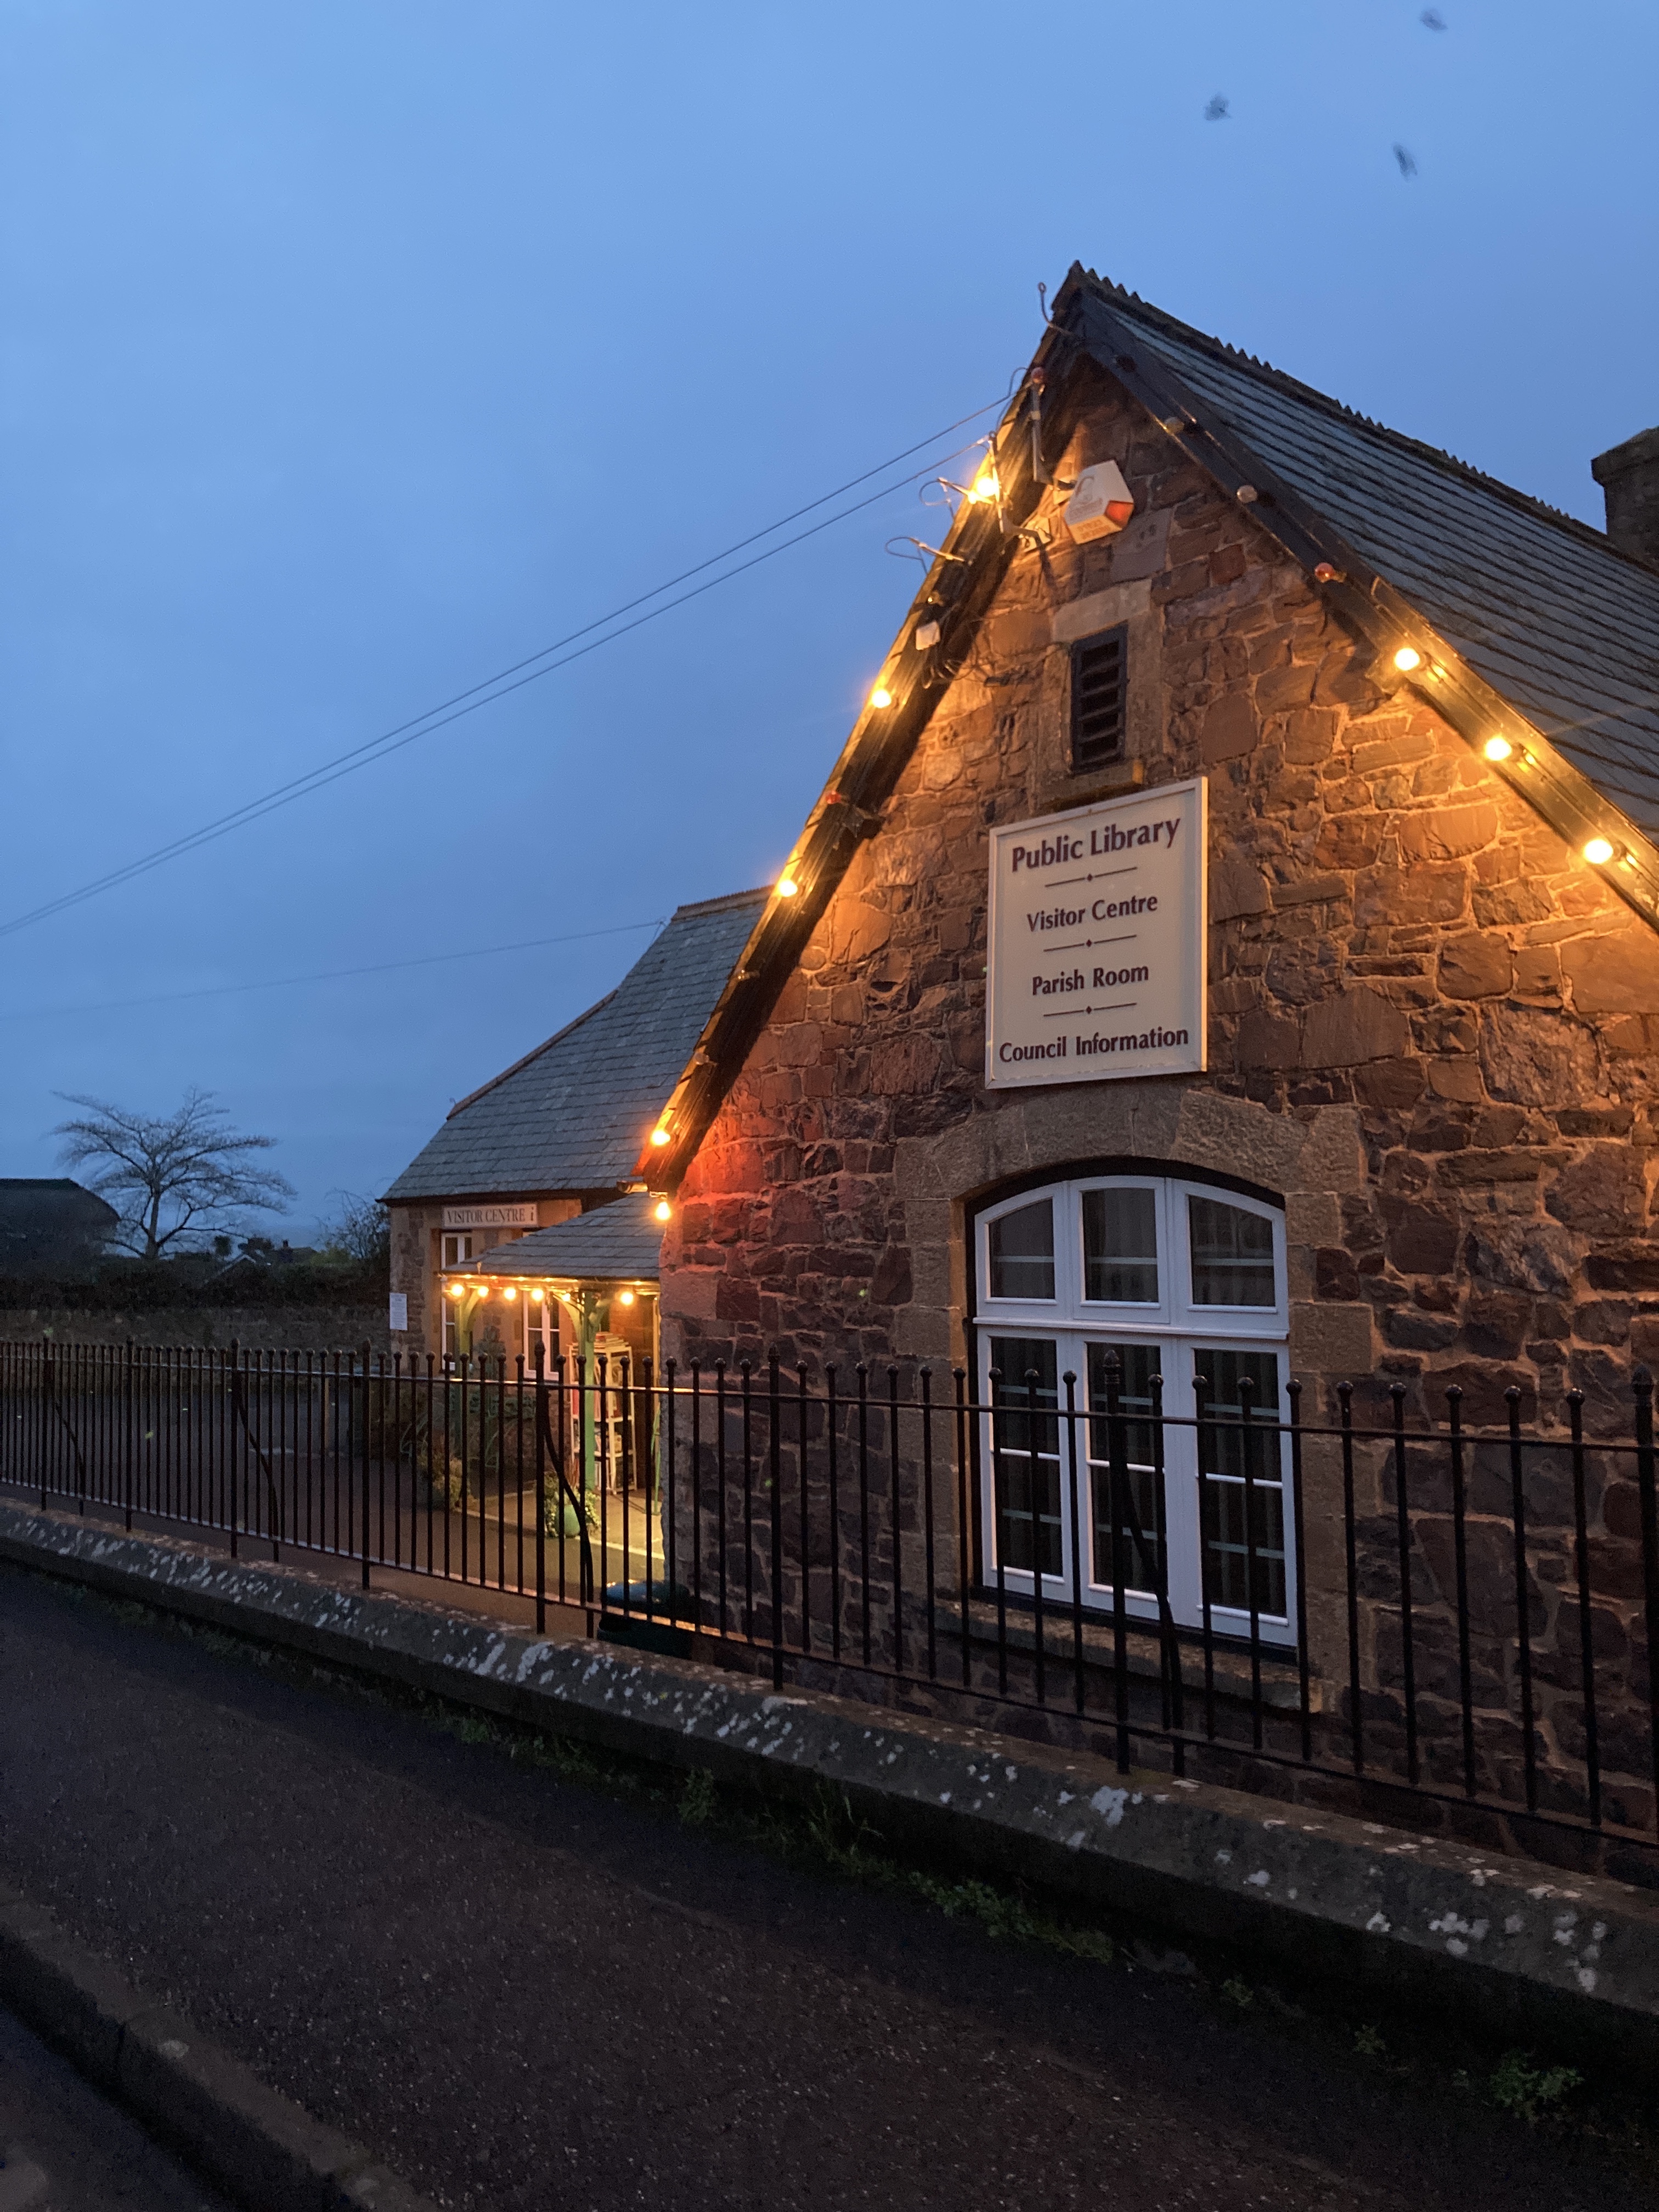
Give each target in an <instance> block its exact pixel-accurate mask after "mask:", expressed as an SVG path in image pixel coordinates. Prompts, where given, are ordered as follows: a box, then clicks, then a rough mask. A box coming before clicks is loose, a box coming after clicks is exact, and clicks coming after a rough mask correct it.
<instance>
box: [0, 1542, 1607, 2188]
mask: <svg viewBox="0 0 1659 2212" xmlns="http://www.w3.org/2000/svg"><path fill="white" fill-rule="evenodd" d="M0 1878H3V1879H7V1880H10V1881H15V1883H16V1884H17V1886H18V1887H21V1888H22V1889H24V1890H25V1891H27V1893H30V1894H32V1895H33V1896H34V1897H35V1898H36V1899H38V1900H39V1901H40V1902H41V1903H43V1904H47V1905H52V1907H53V1908H54V1909H55V1910H56V1911H58V1912H59V1913H60V1914H61V1915H62V1916H63V1918H64V1922H65V1923H66V1924H67V1925H68V1926H69V1927H70V1929H73V1930H74V1931H75V1932H76V1934H77V1935H79V1936H82V1938H83V1939H84V1940H85V1941H87V1942H90V1943H92V1944H93V1945H94V1946H95V1947H96V1948H99V1949H100V1950H101V1951H103V1952H105V1953H106V1954H107V1955H109V1956H110V1957H112V1958H113V1959H114V1960H116V1961H117V1962H118V1964H119V1965H120V1966H121V1967H122V1969H123V1970H124V1971H125V1972H127V1973H129V1974H130V1975H131V1977H132V1978H133V1979H134V1980H135V1981H137V1982H138V1983H139V1984H141V1985H143V1986H144V1987H147V1988H149V1990H153V1991H155V1993H156V1994H157V1995H158V1996H168V1997H171V1998H172V1999H173V2001H174V2002H177V2003H178V2004H179V2005H180V2006H181V2007H182V2008H184V2009H185V2011H187V2012H188V2013H189V2014H191V2015H192V2016H193V2017H194V2018H195V2019H196V2021H197V2023H198V2024H199V2025H200V2026H201V2027H202V2028H203V2029H204V2031H206V2032H207V2033H211V2034H213V2035H216V2036H217V2037H218V2038H219V2039H221V2040H222V2041H223V2042H224V2043H225V2044H226V2045H228V2047H229V2048H230V2049H232V2050H233V2051H236V2052H237V2053H238V2054H239V2055H240V2057H243V2058H245V2059H246V2060H247V2061H248V2062H249V2063H251V2064H252V2065H253V2066H254V2067H255V2068H256V2069H258V2071H259V2072H260V2073H261V2074H262V2075H264V2077H265V2078H266V2080H268V2081H270V2082H271V2083H272V2084H273V2085H274V2086H275V2087H277V2088H279V2089H281V2090H283V2091H284V2092H286V2093H287V2094H289V2096H292V2097H294V2098H296V2099H297V2100H299V2101H300V2102H301V2104H303V2105H304V2106H307V2107H308V2108H309V2110H310V2111H312V2112H313V2113H315V2114H316V2115H317V2116H318V2117H319V2118H321V2119H325V2120H327V2121H330V2122H331V2123H332V2124H334V2125H336V2126H337V2127H341V2128H343V2129H345V2130H347V2131H348V2132H349V2133H350V2134H353V2135H355V2136H360V2137H361V2138H362V2139H363V2140H364V2141H365V2142H368V2144H370V2145H371V2146H372V2147H373V2148H374V2150H375V2151H376V2153H377V2154H379V2155H380V2156H381V2157H383V2158H384V2159H386V2160H387V2162H388V2163H390V2164H391V2165H392V2166H395V2167H396V2168H398V2170H400V2171H401V2172H403V2173H404V2175H405V2177H406V2178H407V2179H409V2180H410V2182H411V2183H413V2184H414V2185H416V2187H417V2188H420V2189H422V2190H424V2191H428V2193H429V2194H431V2195H433V2196H435V2197H438V2198H440V2199H441V2200H443V2201H445V2202H447V2203H451V2204H455V2205H477V2206H480V2207H487V2208H490V2212H563V2208H566V2207H570V2208H574V2212H620V2208H622V2207H623V2206H636V2205H641V2204H653V2205H656V2206H659V2207H673V2208H678V2207H680V2206H690V2205H696V2206H697V2207H703V2206H709V2207H720V2208H733V2212H737V2208H743V2212H748V2208H751V2207H752V2208H756V2212H760V2208H763V2207H764V2208H766V2212H793V2208H796V2207H801V2208H806V2207H811V2208H815V2212H816V2208H824V2212H828V2208H832V2207H833V2208H836V2209H837V2212H840V2208H852V2207H883V2208H892V2212H899V2208H901V2207H902V2208H905V2212H924V2208H931V2207H939V2208H945V2207H949V2208H951V2212H964V2208H966V2212H993V2208H999V2207H1002V2206H1008V2207H1011V2208H1020V2212H1049V2208H1061V2207H1066V2208H1070V2207H1073V2206H1075V2207H1079V2208H1081V2207H1084V2206H1088V2207H1091V2208H1096V2207H1098V2206H1099V2205H1101V2204H1102V2203H1105V2202H1109V2201H1116V2202H1126V2203H1130V2204H1133V2206H1134V2207H1135V2208H1136V2212H1163V2209H1164V2208H1167V2212H1176V2209H1177V2208H1180V2212H1186V2208H1198V2212H1243V2208H1247V2207H1252V2206H1272V2207H1281V2206H1282V2207H1314V2206H1318V2207H1326V2206H1330V2207H1335V2206H1338V2205H1341V2206H1350V2205H1352V2206H1358V2207H1364V2208H1372V2207H1375V2208H1388V2212H1395V2208H1400V2212H1404V2208H1407V2207H1410V2208H1411V2212H1440V2208H1445V2212H1451V2208H1454V2207H1455V2208H1457V2212H1467V2208H1468V2207H1470V2206H1478V2207H1479V2208H1480V2212H1534V2208H1535V2212H1546V2208H1547V2212H1575V2208H1583V2212H1590V2208H1592V2207H1594V2208H1595V2212H1626V2208H1629V2212H1636V2208H1637V2207H1638V2205H1641V2206H1644V2207H1645V2206H1647V2205H1648V2204H1649V2203H1650V2199H1649V2198H1648V2197H1647V2196H1646V2194H1645V2193H1644V2191H1642V2190H1641V2189H1640V2188H1639V2187H1638V2185H1637V2184H1636V2183H1635V2182H1634V2181H1633V2180H1632V2179H1629V2178H1627V2177H1626V2175H1624V2174H1623V2173H1622V2172H1620V2170H1618V2169H1617V2168H1616V2167H1613V2166H1607V2167H1605V2168H1604V2167H1603V2166H1602V2164H1601V2160H1599V2159H1597V2158H1595V2157H1593V2156H1592V2155H1590V2154H1588V2153H1587V2152H1586V2151H1585V2150H1584V2149H1583V2148H1582V2146H1581V2147H1577V2148H1575V2147H1574V2146H1573V2145H1571V2144H1570V2143H1563V2142H1558V2141H1557V2140H1555V2139H1554V2138H1553V2136H1551V2134H1550V2133H1549V2131H1548V2130H1535V2131H1534V2130H1528V2129H1527V2128H1525V2127H1524V2126H1522V2125H1521V2124H1519V2123H1516V2122H1512V2121H1510V2120H1508V2119H1506V2118H1502V2117H1501V2116H1499V2115H1498V2114H1496V2113H1494V2112H1491V2111H1489V2110H1488V2109H1486V2108H1485V2107H1483V2106H1479V2105H1477V2104H1476V2103H1474V2100H1468V2101H1459V2100H1453V2099H1450V2098H1447V2099H1438V2098H1437V2099H1434V2100H1425V2099H1420V2098H1414V2097H1413V2095H1412V2094H1411V2093H1409V2092H1408V2091H1406V2090H1402V2089H1401V2088H1399V2087H1395V2086H1394V2085H1392V2084H1390V2083H1389V2081H1387V2080H1386V2078H1384V2077H1383V2075H1381V2074H1380V2073H1379V2072H1378V2071H1377V2070H1376V2069H1371V2070H1370V2071H1368V2070H1367V2069H1365V2068H1364V2067H1363V2066H1361V2065H1359V2064H1358V2063H1353V2062H1350V2061H1349V2060H1347V2059H1346V2057H1341V2056H1338V2055H1335V2054H1334V2052H1333V2051H1328V2050H1326V2049H1325V2048H1324V2047H1323V2046H1321V2045H1318V2044H1316V2043H1312V2044H1310V2039H1308V2038H1305V2037H1304V2038H1302V2039H1291V2038H1290V2037H1287V2036H1285V2035H1283V2034H1279V2033H1274V2032H1273V2030H1272V2029H1271V2027H1267V2026H1266V2025H1264V2024H1262V2023H1261V2022H1259V2021H1256V2020H1255V2019H1254V2018H1251V2017H1248V2016H1247V2017H1241V2018H1238V2019H1237V2020H1235V2019H1233V2018H1231V2017H1224V2016H1222V2015H1220V2014H1219V2013H1218V2010H1217V2008H1216V2006H1215V2005H1214V2003H1213V2002H1212V2001H1211V2000H1210V1999H1209V1998H1208V1997H1206V1996H1205V1995H1204V1994H1203V1993H1202V1992H1201V1991H1200V1990H1196V1989H1194V1987H1192V1986H1191V1985H1189V1984H1183V1983H1182V1982H1179V1981H1177V1980H1174V1979H1171V1978H1168V1977H1164V1976H1155V1975H1151V1974H1148V1973H1146V1972H1125V1971H1123V1970H1121V1968H1102V1967H1100V1966H1092V1965H1089V1964H1087V1963H1084V1962H1080V1961H1073V1960H1067V1959H1066V1958H1064V1957H1061V1956H1059V1955H1056V1954H1049V1953H1048V1952H1044V1951H1041V1950H1037V1949H1036V1948H1025V1947H1018V1946H1012V1945H1008V1944H997V1943H993V1942H989V1941H988V1940H987V1938H986V1937H985V1936H983V1935H982V1934H981V1932H979V1931H978V1930H977V1929H975V1928H974V1927H972V1926H969V1925H965V1924H963V1923H960V1922H957V1921H952V1920H947V1919H945V1917H942V1916H940V1915H939V1914H936V1913H933V1912H929V1911H925V1910H923V1909H922V1908H921V1907H920V1906H915V1907H913V1906H911V1905H908V1904H906V1903H905V1902H904V1901H903V1900H902V1899H891V1898H888V1897H885V1896H872V1895H869V1894H866V1893H864V1892H863V1891H860V1890H857V1889H854V1888H852V1887H842V1886H839V1885H837V1884H836V1883H834V1882H831V1881H823V1880H820V1879H818V1878H817V1877H816V1876H814V1875H809V1874H806V1873H803V1872H799V1871H797V1870H794V1869H791V1868H789V1867H787V1866H785V1865H783V1864H781V1863H777V1862H775V1861H774V1860H772V1859H770V1858H769V1857H765V1856H764V1855H763V1854H761V1853H758V1852H755V1851H750V1850H747V1849H745V1848H743V1847H740V1846H738V1845H735V1844H732V1843H730V1842H729V1841H726V1840H723V1839H721V1838H718V1837H716V1836H711V1835H708V1834H706V1833H703V1832H693V1831H688V1830H687V1829H685V1828H684V1827H683V1826H681V1825H680V1824H679V1823H678V1820H675V1819H674V1818H672V1817H671V1815H670V1814H667V1813H665V1812H660V1811H658V1810H656V1809H654V1808H650V1807H647V1806H639V1805H633V1804H630V1803H629V1802H626V1801H625V1800H619V1799H617V1798H614V1797H611V1796H606V1795H604V1794H602V1793H600V1792H599V1791H595V1790H586V1789H583V1788H580V1787H577V1786H573V1785H571V1784H566V1783H562V1782H561V1781H560V1780H559V1779H557V1778H556V1777H555V1776H553V1775H552V1774H550V1773H549V1772H547V1771H544V1770H538V1769H533V1768H520V1766H517V1765H514V1764H513V1763H512V1762H510V1761H509V1760H508V1759H506V1758H505V1757H504V1756H503V1755H502V1754H501V1753H500V1752H499V1751H497V1750H495V1749H492V1748H489V1747H471V1746H469V1745H467V1744H465V1743H462V1742H459V1741H456V1740H455V1739H454V1738H453V1736H450V1735H446V1734H445V1733H443V1732H442V1731H441V1730H439V1729H435V1728H434V1727H431V1726H429V1725H428V1724H427V1723H423V1722H422V1721H421V1720H420V1719H419V1718H418V1717H413V1716H409V1715H405V1714H404V1713H401V1712H398V1711H392V1710H388V1709H385V1708H382V1707H380V1706H377V1705H374V1704H372V1703H370V1702H368V1701H367V1700H359V1699H356V1698H353V1697H349V1696H347V1695H344V1694H342V1693H339V1692H334V1691H331V1690H329V1689H327V1688H325V1687H321V1688H318V1689H315V1690H313V1689H309V1688H305V1687H299V1686H295V1684H294V1683H293V1682H292V1681H290V1680H287V1679H284V1678H283V1677H282V1676H280V1675H279V1674H274V1673H266V1672H262V1671H261V1670H260V1669H259V1668H257V1667H255V1666H252V1665H249V1664H247V1663H246V1662H243V1661H240V1660H237V1659H234V1658H229V1657H225V1656H218V1655H217V1654H216V1653H215V1652H214V1651H213V1650H209V1649H206V1648H204V1645H203V1644H201V1643H200V1642H198V1641H195V1640H191V1639H187V1638H181V1637H174V1636H170V1635H164V1634H161V1633H159V1632H155V1630H153V1629H150V1628H147V1627H143V1626H131V1625H129V1624H128V1623H126V1622H125V1621H124V1620H121V1619H119V1618H118V1617H117V1616H116V1615H115V1614H114V1613H112V1612H111V1611H110V1610H108V1609H106V1608H105V1607H102V1606H100V1604H98V1603H96V1602H95V1601H88V1600H85V1599H76V1598H75V1597H74V1596H72V1595H68V1594H66V1593H64V1592H61V1591H59V1590H58V1589H55V1588H54V1587H52V1586H50V1585H47V1584H45V1583H39V1582H36V1581H33V1580H32V1579H31V1578H29V1577H25V1576H22V1575H20V1574H16V1573H14V1572H10V1571H0Z"/></svg>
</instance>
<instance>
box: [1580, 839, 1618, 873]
mask: <svg viewBox="0 0 1659 2212" xmlns="http://www.w3.org/2000/svg"><path fill="white" fill-rule="evenodd" d="M1584 858H1585V859H1586V860H1588V861H1589V864H1590V866H1592V867H1593V868H1599V867H1601V866H1604V865H1605V864H1606V863H1607V861H1608V860H1611V859H1612V858H1613V840H1612V839H1611V838H1610V837H1592V838H1591V839H1590V840H1589V843H1588V844H1587V845H1586V846H1585V847H1584Z"/></svg>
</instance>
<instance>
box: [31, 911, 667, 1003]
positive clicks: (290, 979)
mask: <svg viewBox="0 0 1659 2212" xmlns="http://www.w3.org/2000/svg"><path fill="white" fill-rule="evenodd" d="M665 920H666V916H665V915H655V916H653V919H652V920H651V921H618V922H615V923H613V924H612V925H611V927H609V928H608V929H576V930H570V931H568V932H567V933H565V935H563V936H562V937H521V938H520V939H519V940H518V942H517V943H516V944H513V945H474V946H472V948H471V950H470V951H465V952H427V953H422V955H421V956H420V957H419V958H417V959H414V960H381V961H378V962H376V963H374V965H373V966H372V967H368V968H325V969H320V970H319V972H318V973H317V974H315V975H271V976H268V977H267V978H266V979H265V980H264V981H263V982H258V983H209V984H206V985H204V987H202V988H201V989H200V990H198V991H161V992H157V993H156V994H155V995H154V996H153V997H150V998H148V999H106V1000H101V1001H100V1003H99V1004H98V1005H96V1006H16V1007H13V1008H11V1009H10V1010H9V1011H7V1010H0V1022H30V1021H48V1020H51V1019H52V1018H54V1017H56V1016H58V1015H70V1014H118V1013H125V1012H126V1010H127V1009H128V1008H129V1007H132V1006H176V1005H177V1004H178V1003H179V1000H182V999H228V998H234V997H236V996H238V995H240V994H241V993H242V992H244V991H286V990H288V989H289V988H290V987H292V986H294V985H295V984H298V983H334V982H338V981H340V980H341V979H342V978H343V977H344V976H348V975H391V974H392V972H393V970H394V969H399V968H435V967H436V966H437V965H438V964H439V963H440V962H441V961H445V960H486V959H488V958H489V957H490V956H491V955H492V954H494V953H497V952H530V951H536V950H537V949H538V948H539V947H540V946H542V945H578V944H581V943H583V942H585V941H586V939H588V938H591V937H625V936H627V935H628V934H629V932H630V931H633V930H636V929H660V928H661V927H663V925H664V922H665Z"/></svg>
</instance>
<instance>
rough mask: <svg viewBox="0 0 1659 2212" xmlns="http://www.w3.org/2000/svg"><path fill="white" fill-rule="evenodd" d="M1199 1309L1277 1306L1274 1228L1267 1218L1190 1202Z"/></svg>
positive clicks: (1211, 1200)
mask: <svg viewBox="0 0 1659 2212" xmlns="http://www.w3.org/2000/svg"><path fill="white" fill-rule="evenodd" d="M1187 1218H1188V1223H1189V1225H1190V1227H1191V1231H1192V1244H1193V1304H1194V1305H1195V1306H1271V1305H1274V1304H1277V1303H1278V1295H1277V1291H1276V1287H1275V1285H1274V1282H1273V1223H1272V1222H1271V1221H1269V1220H1268V1219H1267V1216H1266V1215H1265V1214H1261V1213H1246V1212H1244V1210H1243V1207H1242V1206H1224V1205H1223V1204H1222V1203H1221V1201H1220V1200H1219V1199H1215V1198H1188V1200H1187Z"/></svg>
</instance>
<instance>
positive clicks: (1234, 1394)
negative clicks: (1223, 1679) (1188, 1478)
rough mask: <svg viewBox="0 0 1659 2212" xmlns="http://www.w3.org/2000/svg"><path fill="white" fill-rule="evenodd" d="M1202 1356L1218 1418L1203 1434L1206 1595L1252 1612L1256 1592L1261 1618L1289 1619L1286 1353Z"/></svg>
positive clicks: (1206, 1394) (1205, 1384) (1203, 1387)
mask: <svg viewBox="0 0 1659 2212" xmlns="http://www.w3.org/2000/svg"><path fill="white" fill-rule="evenodd" d="M1194 1359H1195V1362H1196V1367H1195V1372H1196V1374H1197V1376H1198V1377H1199V1385H1200V1387H1199V1390H1198V1398H1199V1402H1200V1406H1201V1407H1202V1408H1203V1412H1204V1413H1205V1414H1206V1416H1209V1417H1210V1418H1207V1419H1203V1420H1202V1421H1201V1423H1200V1428H1199V1431H1198V1450H1199V1462H1198V1463H1199V1468H1200V1474H1201V1475H1202V1478H1203V1479H1202V1480H1201V1481H1200V1485H1199V1492H1200V1505H1201V1508H1202V1520H1203V1529H1204V1581H1205V1588H1206V1593H1207V1595H1208V1597H1209V1600H1210V1602H1211V1604H1212V1605H1225V1606H1231V1607H1234V1608H1236V1609H1237V1611H1238V1612H1240V1613H1248V1612H1249V1609H1250V1603H1251V1598H1252V1594H1254V1597H1255V1609H1256V1611H1257V1612H1258V1613H1267V1614H1269V1615H1271V1616H1273V1617H1276V1618H1282V1617H1283V1615H1284V1613H1285V1493H1284V1490H1283V1487H1282V1482H1281V1460H1280V1451H1279V1437H1278V1434H1277V1432H1276V1431H1274V1429H1273V1426H1272V1424H1273V1423H1274V1422H1276V1421H1277V1420H1279V1418H1280V1414H1279V1355H1278V1353H1277V1352H1218V1351H1201V1350H1200V1351H1199V1352H1196V1353H1195V1354H1194ZM1247 1412H1248V1418H1247ZM1258 1424H1259V1425H1258ZM1247 1476H1248V1478H1249V1479H1248V1481H1247V1480H1246V1478H1247ZM1247 1498H1248V1499H1249V1504H1250V1507H1251V1510H1250V1512H1249V1516H1248V1518H1247V1515H1246V1510H1245V1508H1246V1500H1247ZM1252 1551H1254V1554H1255V1581H1254V1585H1253V1584H1252V1580H1251V1572H1250V1568H1251V1553H1252Z"/></svg>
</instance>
